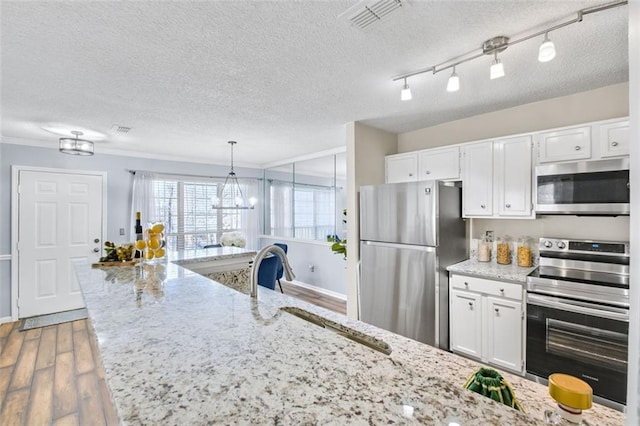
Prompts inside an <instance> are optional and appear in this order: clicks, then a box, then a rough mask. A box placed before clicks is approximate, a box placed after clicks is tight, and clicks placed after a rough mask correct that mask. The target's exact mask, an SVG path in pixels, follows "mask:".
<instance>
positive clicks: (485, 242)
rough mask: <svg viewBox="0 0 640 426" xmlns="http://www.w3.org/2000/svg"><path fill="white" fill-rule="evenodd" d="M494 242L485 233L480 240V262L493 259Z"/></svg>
mask: <svg viewBox="0 0 640 426" xmlns="http://www.w3.org/2000/svg"><path fill="white" fill-rule="evenodd" d="M492 245H493V243H492V242H491V241H490V240H489V238H488V237H487V236H486V235H485V236H484V237H482V239H481V240H478V262H489V261H490V260H491V246H492Z"/></svg>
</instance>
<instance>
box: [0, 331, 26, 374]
mask: <svg viewBox="0 0 640 426" xmlns="http://www.w3.org/2000/svg"><path fill="white" fill-rule="evenodd" d="M22 342H24V333H22V332H20V331H18V330H17V329H16V327H14V329H13V331H12V332H11V334H9V338H8V339H7V343H6V345H5V347H4V349H3V350H2V353H0V368H2V367H6V366H8V365H14V364H15V363H16V361H17V360H18V355H19V354H20V349H21V348H22Z"/></svg>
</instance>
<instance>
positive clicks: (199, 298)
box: [78, 259, 623, 425]
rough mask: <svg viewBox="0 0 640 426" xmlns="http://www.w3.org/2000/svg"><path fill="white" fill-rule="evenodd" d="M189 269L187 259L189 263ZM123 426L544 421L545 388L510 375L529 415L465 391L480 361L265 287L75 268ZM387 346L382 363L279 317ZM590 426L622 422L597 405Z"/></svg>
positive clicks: (163, 273) (153, 268) (183, 275)
mask: <svg viewBox="0 0 640 426" xmlns="http://www.w3.org/2000/svg"><path fill="white" fill-rule="evenodd" d="M183 260H184V259H183ZM78 278H79V282H80V285H81V287H82V291H83V294H84V298H85V302H86V305H87V309H88V311H89V317H90V319H91V324H92V325H93V328H94V330H95V335H96V338H97V343H98V348H99V352H100V357H101V361H102V364H103V366H104V370H105V377H106V380H107V383H108V385H109V388H110V391H111V396H112V400H113V402H114V405H115V407H116V411H117V413H118V415H119V417H120V420H121V422H122V423H125V424H218V423H221V424H264V423H271V424H315V423H318V424H326V423H329V424H345V423H355V424H366V423H369V424H382V423H392V422H395V423H424V424H454V423H458V424H462V425H464V424H483V425H484V424H496V425H497V424H505V425H515V424H517V425H534V424H542V422H541V421H540V420H538V419H541V418H542V417H541V416H542V411H543V410H544V409H545V408H549V407H551V406H552V401H551V399H550V398H549V397H548V396H546V388H545V387H544V386H541V385H539V384H536V383H533V382H530V381H528V380H526V379H524V378H520V377H516V376H513V375H509V374H505V375H504V376H505V377H506V378H507V379H508V380H509V381H510V382H511V384H512V385H513V387H514V390H515V392H516V395H517V396H518V398H519V399H520V402H521V403H522V405H523V406H524V408H525V410H527V412H528V413H529V415H526V414H522V413H520V412H518V411H516V410H514V409H511V408H508V407H506V406H503V405H500V404H497V403H495V402H493V401H491V400H489V399H487V398H484V397H482V396H480V395H477V394H474V393H472V392H469V391H466V390H464V389H463V388H462V384H463V383H464V381H465V380H466V378H467V377H468V376H469V375H470V374H471V373H472V372H473V371H475V369H477V368H478V366H479V365H478V364H477V363H475V362H473V361H469V360H466V359H463V358H461V357H458V356H456V355H454V354H451V353H448V352H445V351H441V350H439V349H435V348H432V347H429V346H426V345H424V344H421V343H418V342H416V341H413V340H410V339H407V338H404V337H401V336H398V335H395V334H393V333H390V332H387V331H384V330H381V329H378V328H376V327H373V326H370V325H367V324H364V323H361V322H358V321H351V320H348V319H347V318H345V317H344V316H342V315H340V314H337V313H333V312H330V311H327V310H324V309H322V308H319V307H316V306H313V305H309V304H306V303H304V302H301V301H298V300H296V299H294V298H291V297H288V296H285V295H281V294H279V293H276V292H274V291H271V290H267V289H264V288H260V289H259V294H258V300H257V301H256V300H255V299H252V298H250V297H249V296H247V295H245V294H242V293H240V292H237V291H235V290H232V289H230V288H228V287H226V286H224V285H221V284H219V283H216V282H214V281H211V280H209V279H207V278H205V277H202V276H200V275H198V274H196V273H194V272H192V271H189V270H187V269H185V268H183V267H181V266H178V265H176V264H173V263H172V262H168V263H164V264H162V263H161V264H156V265H143V267H140V266H128V267H115V268H104V269H90V268H89V266H88V265H82V266H79V267H78ZM284 306H297V307H299V308H302V309H305V310H308V311H311V312H314V313H317V314H319V315H321V316H323V317H325V318H328V319H330V320H332V321H335V322H337V323H339V324H343V325H345V326H347V327H351V328H352V329H355V330H358V331H360V332H362V333H365V334H366V335H368V336H371V337H373V338H377V339H380V340H382V341H384V342H386V343H387V344H388V345H389V346H390V347H391V349H392V352H391V354H390V355H385V354H383V353H380V352H378V351H375V350H372V349H371V348H370V347H367V346H365V345H362V344H360V343H356V342H354V341H352V340H349V339H346V338H344V337H342V336H340V335H338V334H336V333H334V332H332V331H329V330H328V329H325V328H321V327H318V326H317V325H315V324H313V323H310V322H307V321H304V320H302V319H300V318H298V317H295V316H293V315H290V314H289V313H287V312H284V311H282V310H280V309H279V308H281V307H284ZM587 419H588V420H589V421H590V422H591V423H592V424H600V425H604V424H612V425H613V424H622V419H623V416H622V414H620V413H618V412H615V411H613V410H610V409H607V408H605V407H600V406H597V407H594V409H593V410H590V411H589V414H588V417H587Z"/></svg>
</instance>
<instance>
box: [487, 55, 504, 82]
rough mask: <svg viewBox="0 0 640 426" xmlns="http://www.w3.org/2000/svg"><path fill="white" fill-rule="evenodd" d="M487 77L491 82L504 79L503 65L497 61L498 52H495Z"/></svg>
mask: <svg viewBox="0 0 640 426" xmlns="http://www.w3.org/2000/svg"><path fill="white" fill-rule="evenodd" d="M489 77H490V78H491V80H495V79H496V78H500V77H504V65H503V64H502V61H501V60H500V59H498V52H495V59H494V60H493V64H491V68H490V69H489Z"/></svg>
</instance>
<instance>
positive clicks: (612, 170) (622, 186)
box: [535, 158, 629, 216]
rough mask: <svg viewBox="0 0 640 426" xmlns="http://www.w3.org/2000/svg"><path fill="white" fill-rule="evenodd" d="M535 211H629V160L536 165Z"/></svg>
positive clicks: (609, 213)
mask: <svg viewBox="0 0 640 426" xmlns="http://www.w3.org/2000/svg"><path fill="white" fill-rule="evenodd" d="M535 179H536V194H535V195H536V197H535V198H536V202H535V204H536V214H575V215H593V216H617V215H628V214H629V159H628V158H621V159H615V160H597V161H580V162H572V163H558V164H548V165H540V166H537V167H536V173H535Z"/></svg>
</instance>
